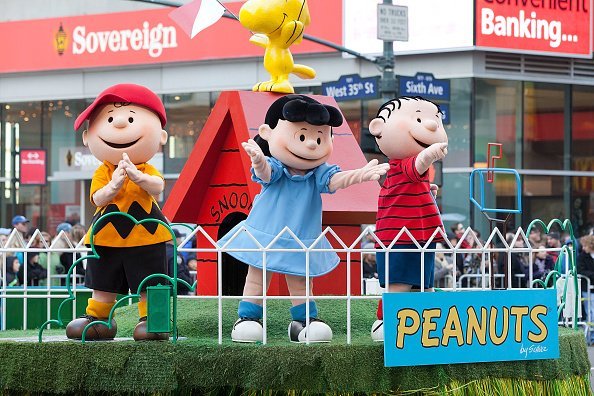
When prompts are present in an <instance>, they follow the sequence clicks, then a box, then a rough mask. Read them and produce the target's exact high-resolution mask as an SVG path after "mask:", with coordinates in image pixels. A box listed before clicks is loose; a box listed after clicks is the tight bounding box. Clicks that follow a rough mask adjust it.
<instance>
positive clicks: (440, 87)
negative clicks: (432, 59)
mask: <svg viewBox="0 0 594 396" xmlns="http://www.w3.org/2000/svg"><path fill="white" fill-rule="evenodd" d="M398 86H399V91H398V94H399V95H400V96H422V97H423V98H425V99H431V100H445V101H448V100H450V80H438V79H436V78H435V77H433V74H431V73H417V74H416V75H415V76H414V77H407V76H399V77H398Z"/></svg>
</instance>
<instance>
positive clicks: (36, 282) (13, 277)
mask: <svg viewBox="0 0 594 396" xmlns="http://www.w3.org/2000/svg"><path fill="white" fill-rule="evenodd" d="M11 226H12V228H0V247H11V248H16V250H17V251H16V252H15V253H3V254H2V255H1V256H0V259H1V261H0V288H2V287H4V286H6V287H13V286H23V285H24V284H25V283H26V284H27V286H47V285H48V284H49V286H64V285H65V282H66V279H65V278H66V274H67V272H68V270H69V269H70V267H72V264H73V263H74V262H75V261H76V260H78V259H80V257H81V253H74V252H72V251H70V252H67V251H66V252H60V251H59V250H60V249H64V250H68V249H71V248H72V247H76V246H77V245H78V244H79V242H80V241H81V240H82V239H83V238H84V236H85V234H86V233H87V229H86V228H85V226H83V225H82V224H80V223H78V222H77V223H74V224H72V223H71V222H68V221H65V222H63V223H60V224H58V226H57V227H56V229H55V230H53V231H54V232H53V233H52V234H50V233H48V232H46V231H40V232H36V228H34V227H31V222H30V221H29V219H27V218H26V217H24V216H21V215H18V216H15V217H14V218H13V219H12V222H11ZM13 230H17V231H18V233H20V235H21V237H22V243H21V242H20V241H18V240H17V239H18V238H14V237H13V238H12V239H11V241H10V245H8V244H9V237H10V235H11V234H12V233H13ZM174 233H175V236H176V240H177V243H178V244H179V243H181V242H182V241H183V239H185V235H184V234H182V233H181V232H180V231H179V230H177V229H174ZM193 243H194V242H193V240H191V241H189V242H188V243H187V244H186V247H192V246H193ZM25 246H28V249H27V252H26V253H25V252H24V251H18V248H19V247H25ZM50 246H51V247H52V250H53V251H52V252H48V251H47V248H48V247H50ZM35 249H39V250H38V251H35ZM44 250H46V251H44ZM174 262H177V275H178V277H179V278H180V279H183V280H185V281H186V282H187V283H189V284H190V285H191V284H192V283H194V281H195V279H196V276H195V274H196V265H197V260H196V257H195V255H192V254H189V253H187V252H183V253H182V252H179V251H178V252H177V259H174V258H173V242H172V241H170V242H169V243H167V263H168V271H169V275H171V276H173V265H174ZM4 263H6V264H5V265H4ZM25 269H26V270H25ZM48 269H49V271H48ZM73 273H74V274H75V275H76V277H77V279H78V281H79V283H82V280H83V279H84V275H85V264H84V260H82V261H80V262H79V263H78V264H77V265H76V268H75V269H74V270H73ZM25 274H26V276H25ZM48 275H49V279H48ZM180 285H181V284H180ZM188 293H189V289H188V288H187V287H185V286H183V285H181V286H179V287H178V294H188Z"/></svg>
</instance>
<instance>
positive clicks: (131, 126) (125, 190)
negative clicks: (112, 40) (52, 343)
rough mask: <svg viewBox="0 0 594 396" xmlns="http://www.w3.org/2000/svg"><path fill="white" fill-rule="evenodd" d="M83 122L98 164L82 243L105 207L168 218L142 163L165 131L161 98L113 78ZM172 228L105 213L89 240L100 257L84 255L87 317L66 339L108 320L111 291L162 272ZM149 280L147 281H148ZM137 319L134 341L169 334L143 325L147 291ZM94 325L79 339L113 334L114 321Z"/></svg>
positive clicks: (157, 178) (157, 181) (157, 177)
mask: <svg viewBox="0 0 594 396" xmlns="http://www.w3.org/2000/svg"><path fill="white" fill-rule="evenodd" d="M86 120H88V121H89V122H88V128H87V129H86V130H85V131H84V132H83V144H84V145H85V146H88V147H89V149H90V150H91V153H93V155H94V156H95V157H96V158H97V159H99V160H100V161H102V162H103V164H102V165H101V166H100V167H99V168H97V170H96V171H95V174H94V175H93V179H92V181H91V191H90V196H91V203H92V204H93V205H95V206H96V207H97V210H96V212H95V216H94V217H93V221H92V225H91V227H89V232H88V233H87V235H86V238H85V243H86V244H87V246H89V244H90V233H91V230H92V226H93V224H95V221H97V219H98V218H99V217H100V216H101V215H103V214H106V213H111V212H117V211H121V212H124V213H128V214H130V215H132V216H133V217H134V218H135V219H136V220H138V221H140V220H143V219H146V218H154V219H159V220H163V221H167V220H166V219H165V217H164V216H163V214H162V213H161V210H160V209H159V206H158V205H157V201H156V200H155V197H157V196H158V195H159V194H160V193H161V192H162V191H163V188H164V180H163V177H162V176H161V174H159V172H158V171H157V169H155V167H153V166H152V165H150V164H148V163H147V161H149V160H150V159H151V158H152V157H153V156H154V155H155V154H156V153H157V152H158V151H159V150H160V147H161V146H162V145H164V144H165V142H166V141H167V132H165V131H164V130H163V127H164V126H165V123H166V122H167V118H166V116H165V108H164V106H163V103H162V102H161V99H159V97H158V96H157V95H155V93H153V92H152V91H151V90H149V89H148V88H145V87H143V86H140V85H135V84H118V85H114V86H112V87H109V88H107V89H106V90H105V91H103V92H101V93H100V94H99V96H97V98H96V99H95V101H94V102H93V103H92V104H91V105H90V106H89V107H88V108H87V109H86V110H85V111H83V112H82V113H81V114H80V115H79V116H78V118H77V119H76V121H75V123H74V128H75V129H78V128H79V127H80V126H81V125H82V124H83V123H84V121H86ZM170 239H171V234H170V233H169V231H167V229H166V228H165V227H163V226H162V225H158V224H157V223H146V224H142V225H136V226H135V225H134V223H133V222H132V221H131V220H130V219H128V218H126V217H124V216H111V217H109V218H108V219H107V221H102V222H101V223H100V224H99V225H98V227H97V229H96V230H95V236H94V240H93V242H94V245H95V248H96V250H97V253H98V254H99V257H100V258H99V259H88V260H87V270H86V274H85V275H86V276H85V286H87V287H89V288H90V289H93V295H92V298H90V299H89V301H88V305H87V308H86V315H85V316H83V317H81V318H79V319H76V320H73V321H72V322H70V323H69V324H68V326H67V327H66V335H67V337H68V338H72V339H80V338H81V336H82V331H83V329H84V327H85V326H86V325H87V324H89V323H91V322H92V321H94V320H96V319H99V320H106V319H107V317H108V316H109V312H110V310H111V308H112V307H113V306H114V304H115V301H116V296H117V294H118V293H119V294H128V290H129V289H130V290H132V292H133V293H136V292H137V289H138V286H139V285H140V282H142V280H143V279H144V278H145V277H147V276H148V275H151V274H154V273H163V274H166V273H167V267H166V253H165V252H166V248H165V242H166V241H168V240H170ZM146 285H147V286H149V285H150V284H149V283H148V282H147V284H146ZM138 311H139V315H140V321H139V323H138V324H137V325H136V327H135V329H134V339H135V340H137V341H138V340H149V339H153V340H154V339H159V340H166V339H168V338H169V334H167V333H148V332H147V329H146V315H147V306H146V293H145V292H143V293H142V294H141V298H140V302H139V303H138ZM111 326H112V327H111V328H108V327H107V326H105V325H101V324H97V325H93V326H91V327H90V328H89V330H88V331H87V334H86V335H85V339H88V340H101V339H112V338H113V337H114V336H115V334H116V332H117V327H116V324H115V321H113V320H112V323H111Z"/></svg>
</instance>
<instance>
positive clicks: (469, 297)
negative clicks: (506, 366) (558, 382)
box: [383, 289, 559, 367]
mask: <svg viewBox="0 0 594 396" xmlns="http://www.w3.org/2000/svg"><path fill="white" fill-rule="evenodd" d="M383 298H384V326H385V329H384V334H385V342H384V361H385V365H386V366H388V367H391V366H419V365H428V364H450V363H472V362H487V361H506V360H534V359H555V358H558V357H559V334H558V327H557V307H556V294H555V290H553V289H550V290H549V289H547V290H543V289H534V290H497V291H467V292H436V293H386V294H384V297H383Z"/></svg>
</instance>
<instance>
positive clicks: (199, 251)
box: [0, 226, 590, 343]
mask: <svg viewBox="0 0 594 396" xmlns="http://www.w3.org/2000/svg"><path fill="white" fill-rule="evenodd" d="M240 232H248V231H247V230H245V229H241V230H239V231H238V232H237V234H236V235H235V236H234V237H232V238H231V240H230V241H229V242H227V243H226V244H225V245H223V246H219V245H218V244H217V243H216V241H215V240H213V239H212V238H211V237H210V236H209V235H208V234H207V233H206V232H205V230H204V229H203V228H202V227H200V226H198V227H195V228H194V229H193V230H192V232H190V233H188V235H187V236H186V237H185V239H184V241H182V242H181V243H180V246H185V245H186V244H187V243H188V242H189V241H190V240H192V239H194V238H203V239H205V240H207V241H208V242H209V244H210V245H211V246H209V247H200V248H183V247H180V248H178V252H180V253H183V252H188V253H191V254H194V255H196V257H197V258H200V256H201V255H203V254H205V253H209V254H213V253H216V255H217V257H218V260H217V265H218V279H217V290H218V294H217V295H214V296H180V297H179V298H190V299H216V300H218V303H219V304H218V310H219V312H218V314H219V326H218V327H219V329H218V338H219V343H221V342H222V339H223V334H222V301H223V300H224V299H235V300H240V299H242V298H244V297H252V298H258V299H261V300H262V302H263V308H264V318H263V325H264V343H265V342H266V303H267V301H268V300H273V299H292V298H299V297H301V298H303V299H305V300H306V301H307V302H309V301H310V300H313V299H316V300H327V299H332V300H343V301H344V300H346V304H347V343H350V342H351V331H350V330H351V323H350V321H351V301H353V300H360V299H379V298H380V296H379V295H353V294H352V292H351V271H346V284H345V290H346V293H345V294H344V295H320V296H317V295H316V296H314V295H313V294H312V293H311V290H310V287H309V284H310V283H309V282H306V294H305V295H304V296H271V295H267V293H266V291H264V293H263V295H262V296H224V295H222V276H221V274H222V254H223V253H226V252H232V251H239V250H238V249H229V248H228V247H227V245H229V244H230V243H231V241H233V239H234V238H235V237H236V236H237V235H238V234H239V233H240ZM248 234H249V232H248ZM403 235H407V236H408V237H409V238H410V239H411V240H412V241H413V242H414V245H415V246H416V248H414V249H399V251H402V252H417V253H425V252H435V253H443V254H445V255H446V256H449V257H451V259H452V261H451V262H452V263H453V268H452V273H451V274H449V275H448V278H449V279H451V282H452V284H451V287H448V288H443V290H449V291H456V290H476V291H481V290H490V289H491V285H490V278H491V272H492V270H493V265H492V264H491V256H492V254H493V253H498V254H505V255H507V266H508V273H509V274H511V273H512V270H511V264H512V255H514V254H523V255H525V257H526V258H528V274H527V278H528V279H527V280H526V283H525V285H526V286H525V288H533V287H535V286H533V283H532V281H533V271H532V268H533V262H534V258H535V254H536V253H537V252H540V251H542V250H546V251H548V252H553V251H556V252H559V253H560V252H561V251H562V249H564V248H557V249H550V248H547V249H536V248H532V247H531V246H530V243H529V241H528V238H527V236H526V234H525V232H524V231H523V230H522V229H521V228H520V229H518V230H517V232H516V233H515V235H514V239H513V241H512V242H511V243H510V244H508V243H507V242H506V241H505V238H504V237H503V236H502V235H501V233H500V232H499V230H498V229H494V230H493V232H492V233H491V234H490V235H489V237H488V238H487V240H486V241H485V242H481V241H480V240H479V239H478V238H477V237H476V233H475V232H474V231H473V230H472V229H470V228H467V229H466V231H465V233H464V235H463V236H462V237H461V238H460V241H459V242H458V244H457V245H456V246H452V245H451V243H450V242H449V240H448V238H447V236H446V235H445V233H444V232H443V230H442V229H440V228H438V229H436V230H435V232H434V233H433V236H432V238H431V240H430V241H428V242H427V243H425V244H424V245H420V244H419V243H418V242H416V241H415V239H414V237H413V236H412V235H411V234H410V232H409V231H408V230H406V229H403V230H402V231H401V232H400V233H399V234H398V235H397V236H396V238H395V239H394V241H392V243H390V244H389V245H387V246H386V245H384V244H382V243H381V241H379V239H378V238H377V237H376V236H375V234H374V232H373V229H372V228H371V227H368V228H366V229H365V230H363V232H362V233H361V234H360V235H359V236H358V237H357V238H356V239H355V240H354V241H350V242H345V241H343V240H342V239H341V238H340V237H339V236H338V235H337V234H336V233H335V232H334V231H333V230H332V228H330V227H328V228H326V229H325V230H324V231H323V233H322V234H321V235H320V236H319V237H318V238H317V239H316V241H314V243H312V245H311V246H305V245H304V244H303V243H302V242H301V241H300V240H299V238H297V236H296V235H295V234H294V233H293V232H292V231H291V230H290V229H288V228H285V229H284V230H283V231H281V232H280V233H279V234H278V235H277V236H276V238H275V239H274V240H273V241H272V242H271V243H270V244H269V245H268V246H262V245H261V244H260V243H259V242H258V241H257V240H256V239H255V238H253V237H252V239H253V241H254V246H255V248H254V249H242V250H241V251H256V252H260V253H261V254H262V255H263V259H264V268H265V266H266V255H267V254H269V253H271V252H300V253H305V257H306V260H305V266H306V274H309V258H310V254H311V253H312V252H323V251H334V252H337V253H344V254H345V255H346V265H347V268H351V266H352V265H359V266H360V268H361V272H360V274H361V275H360V279H359V281H360V282H361V290H364V282H365V279H363V276H362V275H363V270H362V255H363V254H365V253H375V254H385V253H386V252H390V251H393V250H394V249H393V247H394V245H395V244H396V243H397V242H398V241H399V239H400V238H401V237H403ZM438 235H441V236H442V237H443V239H444V242H442V246H441V247H439V248H437V247H436V248H433V249H431V248H429V246H430V244H431V242H432V240H433V239H436V238H438ZM250 236H251V235H250ZM324 236H328V237H330V239H332V240H335V241H336V243H337V244H338V247H335V248H332V249H320V248H317V246H318V244H319V243H320V241H321V240H322V239H323V238H324ZM280 237H292V238H294V239H295V241H296V242H297V244H298V245H299V246H300V249H297V250H296V249H292V250H289V249H276V248H274V245H275V242H276V241H277V240H278V238H280ZM36 239H39V243H40V246H37V247H34V246H33V244H34V241H35V240H36ZM464 239H468V240H472V241H474V243H473V245H474V247H473V248H462V241H463V240H464ZM519 240H521V241H523V245H524V247H515V245H516V242H517V241H519ZM363 241H366V242H367V241H372V242H376V243H377V244H376V246H378V247H377V248H372V249H370V248H362V247H361V246H362V242H363ZM89 251H90V249H89V248H87V247H86V246H85V245H84V244H83V241H82V240H81V241H78V242H76V243H72V242H71V241H70V240H69V239H68V237H67V235H66V234H65V233H64V232H61V233H60V234H59V235H58V236H57V237H56V238H55V239H54V240H53V241H51V242H50V241H46V240H44V239H43V237H42V235H41V232H40V231H39V230H37V231H35V233H34V234H33V236H32V237H31V239H30V240H29V241H28V242H25V241H24V240H23V238H22V236H21V234H20V233H19V232H17V231H16V230H13V232H12V233H11V234H10V236H9V238H8V240H7V241H6V243H5V244H4V245H0V254H1V255H2V262H1V270H2V272H1V273H0V275H2V277H1V282H0V305H1V308H2V310H1V317H2V321H1V325H2V326H1V329H2V330H4V329H6V303H5V301H6V300H7V299H13V298H17V299H23V300H24V301H25V304H23V327H22V328H23V329H27V320H26V318H27V304H26V301H27V300H28V299H46V300H47V312H48V318H47V319H48V320H49V319H51V318H50V317H49V316H50V302H51V300H52V299H64V298H67V297H68V293H67V291H66V290H65V288H64V287H55V286H54V287H52V286H50V283H51V282H47V285H45V286H37V287H33V286H27V283H28V282H27V280H28V275H29V274H28V273H27V268H26V266H25V267H24V273H23V276H24V279H25V282H24V284H23V286H19V287H10V286H8V285H7V282H6V276H3V274H6V266H7V261H6V258H7V257H9V256H15V255H16V254H17V253H21V254H22V255H23V261H24V262H25V263H26V262H27V257H28V256H29V255H31V254H36V253H42V252H43V253H46V254H47V256H48V257H47V261H48V263H49V262H50V261H51V256H52V255H56V254H63V253H66V254H72V255H73V261H74V260H76V255H77V254H80V255H83V256H84V255H86V254H88V253H89ZM570 252H572V251H571V250H570ZM458 254H477V255H480V257H481V264H480V273H478V274H463V275H461V276H458V274H457V273H456V268H457V267H458V266H457V264H458V263H457V259H458ZM353 259H355V260H353ZM423 261H424V260H423V259H422V262H421V265H422V266H423V265H424V262H423ZM569 262H570V261H569V260H565V266H564V268H563V269H562V271H561V272H562V274H563V275H564V274H566V273H568V272H569V270H570V268H569ZM198 265H200V264H198ZM386 267H387V264H386ZM66 270H68V269H66ZM385 272H386V280H387V279H388V277H389V273H388V272H389V270H388V269H387V268H386V271H385ZM46 275H47V279H48V280H51V279H63V278H64V276H65V275H63V274H52V273H50V266H49V265H48V267H47V273H46ZM493 275H494V278H495V279H496V280H499V279H501V277H502V276H503V275H502V274H493ZM421 276H422V278H423V277H424V271H421ZM469 278H472V282H470V283H469V282H466V281H468V280H469ZM423 281H424V279H421V284H423V283H424V282H423ZM496 282H497V281H496ZM516 282H517V279H515V281H512V284H511V285H510V288H514V289H515V288H517V283H516ZM386 283H388V282H386ZM570 283H571V282H570ZM71 284H72V291H73V292H74V293H75V294H76V293H77V292H80V291H83V290H86V291H87V292H88V289H86V288H85V287H84V286H83V279H82V277H81V276H80V275H77V274H76V272H74V273H73V279H71ZM264 284H265V282H264ZM495 286H503V284H500V285H497V284H496V285H495ZM61 291H63V293H62V292H61ZM421 291H425V290H424V287H422V290H421ZM33 292H34V293H33ZM587 292H588V293H589V290H588V291H587ZM574 294H576V293H575V292H574ZM575 298H579V295H576V296H575ZM587 301H588V305H589V301H590V299H589V295H588V298H587ZM568 305H571V307H573V304H568ZM306 307H307V309H308V310H309V304H306ZM588 308H589V307H588ZM73 311H74V310H73ZM565 311H566V313H567V312H568V310H567V309H566V310H565ZM586 312H587V313H588V314H587V316H588V318H587V321H588V322H590V318H589V312H590V309H587V310H586ZM569 314H570V315H573V314H571V313H569ZM73 316H74V313H73ZM306 317H309V312H307V313H306ZM584 325H585V324H584ZM586 328H587V325H586Z"/></svg>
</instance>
